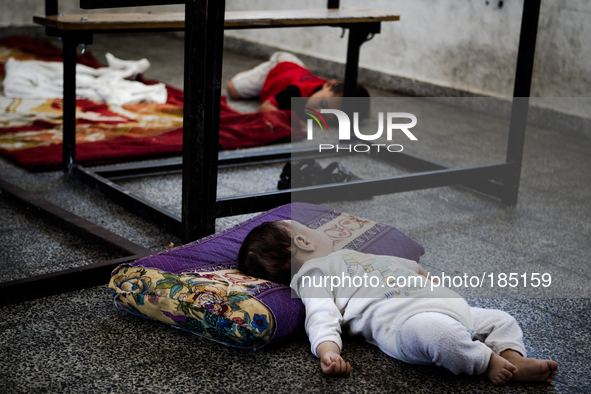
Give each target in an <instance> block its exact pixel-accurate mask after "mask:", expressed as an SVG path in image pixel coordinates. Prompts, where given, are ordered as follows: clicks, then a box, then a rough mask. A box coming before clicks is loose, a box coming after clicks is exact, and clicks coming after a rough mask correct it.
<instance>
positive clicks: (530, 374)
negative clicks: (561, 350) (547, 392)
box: [501, 350, 558, 383]
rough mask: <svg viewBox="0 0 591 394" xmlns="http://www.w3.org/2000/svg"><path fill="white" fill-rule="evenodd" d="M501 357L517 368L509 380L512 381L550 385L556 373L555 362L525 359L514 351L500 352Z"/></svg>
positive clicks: (556, 364)
mask: <svg viewBox="0 0 591 394" xmlns="http://www.w3.org/2000/svg"><path fill="white" fill-rule="evenodd" d="M501 357H502V358H504V359H505V360H507V361H509V362H510V363H511V364H513V365H515V367H516V368H517V371H516V372H514V374H513V377H512V378H511V380H512V381H516V382H547V383H550V382H551V381H552V380H553V379H554V378H555V377H556V374H557V373H558V363H557V362H556V361H552V360H538V359H535V358H526V357H523V356H522V355H521V354H520V353H519V352H516V351H514V350H505V351H504V352H501Z"/></svg>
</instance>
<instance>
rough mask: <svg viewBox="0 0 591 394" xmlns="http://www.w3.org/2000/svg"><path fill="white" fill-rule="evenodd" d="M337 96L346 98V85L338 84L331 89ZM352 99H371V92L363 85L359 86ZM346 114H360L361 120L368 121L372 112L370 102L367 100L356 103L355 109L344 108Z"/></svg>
mask: <svg viewBox="0 0 591 394" xmlns="http://www.w3.org/2000/svg"><path fill="white" fill-rule="evenodd" d="M331 90H332V91H333V93H334V94H335V95H336V96H340V97H344V96H345V84H344V83H343V82H337V83H335V85H334V86H333V87H332V89H331ZM350 97H363V98H369V92H368V91H367V89H366V88H365V87H363V86H362V85H357V86H356V87H355V92H353V95H352V96H350ZM343 109H344V110H345V112H351V113H352V112H358V113H359V118H360V119H366V118H368V117H369V113H370V111H371V108H370V101H369V99H367V100H360V101H358V102H357V101H356V103H355V108H343Z"/></svg>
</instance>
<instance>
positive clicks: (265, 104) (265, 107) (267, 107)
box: [259, 100, 279, 111]
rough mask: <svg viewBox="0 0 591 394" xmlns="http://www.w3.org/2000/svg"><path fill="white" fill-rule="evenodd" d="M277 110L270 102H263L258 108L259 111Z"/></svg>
mask: <svg viewBox="0 0 591 394" xmlns="http://www.w3.org/2000/svg"><path fill="white" fill-rule="evenodd" d="M278 109H279V108H277V107H276V106H274V105H273V104H272V103H271V100H266V101H264V102H263V103H262V104H261V106H260V107H259V111H277V110H278Z"/></svg>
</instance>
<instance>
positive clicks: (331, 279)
mask: <svg viewBox="0 0 591 394" xmlns="http://www.w3.org/2000/svg"><path fill="white" fill-rule="evenodd" d="M413 278H414V279H413ZM399 285H400V286H399ZM291 287H292V288H293V289H294V290H295V292H296V293H297V295H298V296H299V297H300V298H301V299H302V302H303V303H304V306H305V308H306V321H305V326H306V333H307V334H308V338H309V339H310V345H311V350H312V353H313V354H314V355H317V353H316V348H317V347H318V345H319V344H320V343H322V342H324V341H332V342H335V343H336V344H337V345H338V346H339V348H342V341H341V332H342V328H341V327H344V328H346V330H347V331H346V333H347V334H350V335H362V336H363V337H364V338H365V339H366V340H367V341H368V342H370V343H373V344H375V345H378V346H380V344H379V341H380V340H384V339H385V338H387V339H388V340H395V341H396V343H397V344H399V338H398V335H397V334H398V332H399V328H400V326H401V325H402V323H404V321H406V319H408V318H409V317H411V316H412V315H414V314H416V313H419V312H427V311H429V312H441V313H445V314H447V315H450V316H452V317H453V318H455V319H457V320H458V321H459V322H461V323H462V324H463V325H464V326H465V327H466V328H467V329H468V330H470V329H471V327H472V325H473V317H472V312H471V311H470V307H469V306H468V304H467V303H466V301H465V300H464V299H463V298H461V296H460V295H459V294H457V293H456V292H454V291H452V290H450V289H448V288H445V287H435V286H434V287H433V288H432V287H431V282H430V281H429V280H428V279H427V278H426V277H424V276H422V275H419V274H418V264H417V263H416V262H414V261H412V260H407V259H403V258H399V257H392V256H378V255H372V254H365V253H359V252H355V251H351V250H339V251H337V252H334V253H331V254H330V255H328V256H327V257H324V258H318V259H313V260H309V261H307V262H306V263H305V264H304V265H303V266H302V267H301V268H300V270H299V271H298V272H297V274H296V275H295V276H294V277H293V279H292V282H291ZM392 335H394V338H391V336H392ZM397 349H399V346H397ZM390 355H391V356H393V357H397V358H401V359H404V356H402V355H401V352H399V351H398V352H397V354H390Z"/></svg>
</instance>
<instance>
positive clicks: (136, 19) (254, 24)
mask: <svg viewBox="0 0 591 394" xmlns="http://www.w3.org/2000/svg"><path fill="white" fill-rule="evenodd" d="M397 20H400V16H399V15H395V14H393V13H391V12H389V11H382V10H374V9H370V8H339V9H326V8H324V9H312V10H275V11H227V12H226V14H225V28H226V29H246V28H271V27H288V26H289V27H302V26H330V25H344V24H352V23H371V22H386V21H397ZM33 22H35V23H37V24H40V25H43V26H46V27H52V28H57V29H58V30H71V31H108V30H142V29H177V30H181V29H184V27H185V14H184V12H159V13H123V14H113V13H111V14H88V15H84V14H77V15H50V16H34V17H33Z"/></svg>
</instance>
